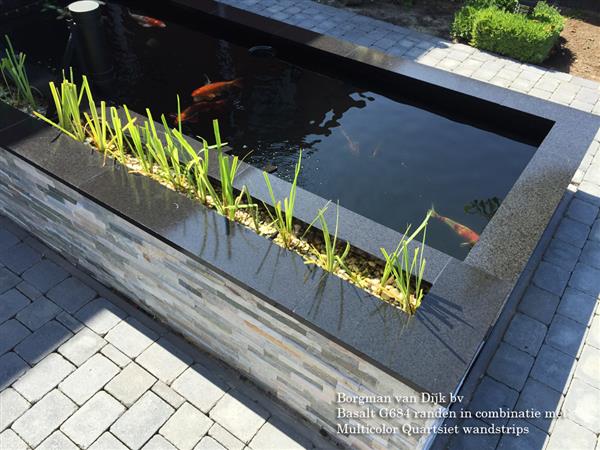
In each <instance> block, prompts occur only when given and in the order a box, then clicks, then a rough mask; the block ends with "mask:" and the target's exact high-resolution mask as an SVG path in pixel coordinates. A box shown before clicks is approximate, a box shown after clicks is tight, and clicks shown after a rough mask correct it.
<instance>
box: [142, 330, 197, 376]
mask: <svg viewBox="0 0 600 450" xmlns="http://www.w3.org/2000/svg"><path fill="white" fill-rule="evenodd" d="M136 362H137V363H138V364H139V365H140V366H142V367H144V368H145V369H146V370H148V371H149V372H150V373H151V374H153V375H154V376H156V377H157V378H158V379H159V380H161V381H163V382H165V383H167V384H171V383H172V382H173V380H175V378H177V377H178V376H179V375H180V374H181V373H182V372H183V371H184V370H185V369H187V368H188V366H189V365H190V364H191V363H192V362H193V360H192V358H191V357H190V356H189V355H186V354H185V353H183V352H182V351H181V350H179V349H178V348H177V347H175V346H174V345H173V343H171V342H170V341H169V340H167V339H165V338H161V339H160V340H158V341H157V342H155V343H154V344H152V345H151V346H150V347H148V348H147V349H146V350H144V352H143V353H142V354H141V355H140V356H138V357H137V358H136Z"/></svg>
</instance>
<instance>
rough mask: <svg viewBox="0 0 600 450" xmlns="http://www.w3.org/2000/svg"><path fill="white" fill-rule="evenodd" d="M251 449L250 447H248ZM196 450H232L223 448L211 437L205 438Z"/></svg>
mask: <svg viewBox="0 0 600 450" xmlns="http://www.w3.org/2000/svg"><path fill="white" fill-rule="evenodd" d="M246 448H250V447H246ZM194 450H230V449H228V448H226V447H223V446H222V445H221V444H220V443H219V442H217V441H216V440H215V439H213V438H212V437H210V436H206V437H204V438H203V439H202V440H201V441H200V442H199V443H198V445H196V446H195V447H194Z"/></svg>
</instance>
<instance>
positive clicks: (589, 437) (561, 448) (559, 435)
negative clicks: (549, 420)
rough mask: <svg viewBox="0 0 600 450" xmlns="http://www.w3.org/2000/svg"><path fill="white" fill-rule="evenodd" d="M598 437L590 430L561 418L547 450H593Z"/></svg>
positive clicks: (557, 422)
mask: <svg viewBox="0 0 600 450" xmlns="http://www.w3.org/2000/svg"><path fill="white" fill-rule="evenodd" d="M595 444H596V436H594V433H592V432H591V431H590V430H587V429H585V428H584V427H582V426H580V425H578V424H576V423H575V422H573V421H572V420H569V419H567V418H565V417H561V418H559V419H558V420H557V421H556V426H555V427H554V430H553V431H552V435H551V436H550V438H549V440H548V445H547V447H546V450H565V449H569V448H572V449H581V450H588V449H589V450H593V448H594V445H595Z"/></svg>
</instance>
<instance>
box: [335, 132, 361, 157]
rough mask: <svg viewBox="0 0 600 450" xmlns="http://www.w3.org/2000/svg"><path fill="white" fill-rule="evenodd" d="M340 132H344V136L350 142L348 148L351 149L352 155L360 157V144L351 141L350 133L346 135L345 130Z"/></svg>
mask: <svg viewBox="0 0 600 450" xmlns="http://www.w3.org/2000/svg"><path fill="white" fill-rule="evenodd" d="M340 130H341V131H342V134H343V135H344V137H345V138H346V142H348V148H349V149H350V152H352V154H353V155H354V156H358V155H359V154H360V144H359V143H357V142H354V141H353V140H352V139H350V136H348V133H346V130H344V129H343V128H340Z"/></svg>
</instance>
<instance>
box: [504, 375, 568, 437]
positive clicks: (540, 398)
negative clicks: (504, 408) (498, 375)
mask: <svg viewBox="0 0 600 450" xmlns="http://www.w3.org/2000/svg"><path fill="white" fill-rule="evenodd" d="M562 400H563V397H562V394H561V393H560V392H558V391H555V390H554V389H552V388H551V387H549V386H548V385H546V384H544V383H540V382H539V381H537V380H534V379H533V378H528V379H527V383H525V387H524V388H523V391H522V392H521V395H520V396H519V400H518V402H517V406H515V410H516V411H527V410H532V409H533V410H535V411H540V412H541V413H542V417H540V418H538V419H536V418H532V419H527V420H528V421H529V422H531V423H532V424H533V425H535V426H536V427H537V428H539V429H540V430H544V431H546V432H548V431H549V430H550V426H551V424H552V419H551V418H546V417H544V414H545V412H546V411H549V412H558V411H559V410H560V407H561V405H562Z"/></svg>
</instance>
